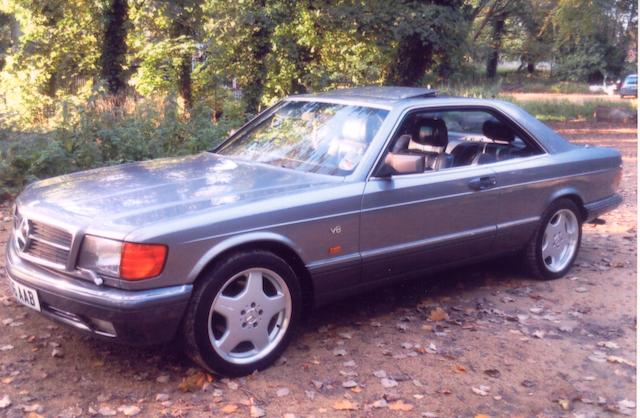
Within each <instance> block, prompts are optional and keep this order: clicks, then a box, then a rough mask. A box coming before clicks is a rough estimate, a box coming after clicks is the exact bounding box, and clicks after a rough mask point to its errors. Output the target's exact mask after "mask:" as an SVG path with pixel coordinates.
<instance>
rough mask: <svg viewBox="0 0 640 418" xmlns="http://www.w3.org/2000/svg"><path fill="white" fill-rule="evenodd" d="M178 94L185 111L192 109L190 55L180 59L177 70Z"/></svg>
mask: <svg viewBox="0 0 640 418" xmlns="http://www.w3.org/2000/svg"><path fill="white" fill-rule="evenodd" d="M178 92H179V94H180V97H182V100H183V102H184V107H185V109H187V110H189V109H191V108H192V107H193V95H192V94H191V55H189V54H184V55H183V56H182V58H181V62H180V68H179V70H178Z"/></svg>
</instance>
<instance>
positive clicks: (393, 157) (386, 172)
mask: <svg viewBox="0 0 640 418" xmlns="http://www.w3.org/2000/svg"><path fill="white" fill-rule="evenodd" d="M416 173H424V156H422V155H412V154H394V153H392V152H390V153H388V154H387V156H386V157H385V159H384V163H383V164H382V166H381V167H380V168H379V169H378V172H377V173H376V175H377V176H378V177H389V176H392V175H394V174H416Z"/></svg>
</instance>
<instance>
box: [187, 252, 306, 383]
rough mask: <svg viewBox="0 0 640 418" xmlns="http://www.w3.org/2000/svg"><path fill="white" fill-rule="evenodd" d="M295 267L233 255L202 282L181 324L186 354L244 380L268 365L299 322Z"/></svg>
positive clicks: (268, 257) (266, 256) (256, 255)
mask: <svg viewBox="0 0 640 418" xmlns="http://www.w3.org/2000/svg"><path fill="white" fill-rule="evenodd" d="M301 308H302V293H301V289H300V284H299V282H298V279H297V277H296V275H295V273H294V271H293V270H292V268H291V267H290V266H289V265H288V264H287V263H286V262H285V261H284V260H283V259H282V258H280V257H278V256H277V255H275V254H273V253H270V252H267V251H259V250H256V251H248V252H240V253H236V254H233V255H231V256H230V257H228V258H226V259H225V260H223V261H221V262H220V263H218V264H217V265H215V266H214V267H213V268H211V269H209V270H207V271H206V272H205V273H204V275H203V277H200V278H199V280H198V283H197V284H196V286H195V289H194V293H193V296H192V300H191V304H190V305H189V308H188V309H187V313H186V315H185V320H184V322H183V330H182V331H183V335H184V341H185V344H184V345H185V351H186V353H187V355H189V357H191V358H192V359H193V360H194V361H195V362H196V363H198V364H199V365H200V366H202V367H203V368H205V369H207V370H209V371H211V372H213V373H216V374H220V375H224V376H244V375H247V374H250V373H252V372H254V371H256V370H262V369H265V368H267V367H268V366H270V365H271V364H272V363H273V362H274V361H275V360H277V359H278V357H279V356H280V355H281V354H282V352H284V350H285V349H286V347H287V345H288V344H289V342H290V341H291V338H292V337H293V335H294V332H295V330H296V328H297V326H298V323H299V322H300V317H301V312H302V309H301Z"/></svg>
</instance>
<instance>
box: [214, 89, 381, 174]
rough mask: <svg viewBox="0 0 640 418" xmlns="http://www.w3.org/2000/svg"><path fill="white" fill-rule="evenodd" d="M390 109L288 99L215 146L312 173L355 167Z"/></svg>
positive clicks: (228, 152)
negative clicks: (231, 138) (227, 141)
mask: <svg viewBox="0 0 640 418" xmlns="http://www.w3.org/2000/svg"><path fill="white" fill-rule="evenodd" d="M387 113H388V111H386V110H382V109H374V108H370V107H363V106H352V105H344V104H336V103H320V102H297V101H291V102H285V103H284V104H283V105H281V106H280V107H279V108H278V110H277V111H276V112H275V113H273V114H272V115H270V116H268V117H267V118H266V119H264V120H262V121H260V123H258V124H257V125H255V126H253V127H251V128H249V129H248V130H247V131H246V132H243V133H241V134H239V135H238V136H237V137H236V138H234V139H233V140H232V141H231V142H229V143H228V144H225V145H224V146H223V147H222V148H221V149H219V150H218V151H216V152H217V153H219V154H221V155H226V156H232V157H237V158H241V159H243V160H248V161H257V162H261V163H266V164H272V165H276V166H279V167H285V168H291V169H295V170H300V171H306V172H310V173H321V174H330V175H338V176H344V175H347V174H350V173H351V172H353V170H354V169H355V168H356V167H357V165H358V163H359V162H360V159H361V158H362V156H363V155H364V153H365V151H366V150H367V147H368V146H369V143H370V142H371V139H372V138H373V137H374V136H375V134H376V132H378V129H379V128H380V125H382V122H383V121H384V119H385V117H386V116H387Z"/></svg>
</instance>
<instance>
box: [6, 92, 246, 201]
mask: <svg viewBox="0 0 640 418" xmlns="http://www.w3.org/2000/svg"><path fill="white" fill-rule="evenodd" d="M239 107H240V106H239V105H238V103H237V102H235V103H234V102H233V101H231V100H230V101H228V102H227V104H226V105H225V115H226V116H224V117H223V118H222V119H220V120H218V121H214V120H213V119H212V116H213V111H212V109H211V108H210V107H209V106H208V105H207V104H206V103H198V104H196V105H195V106H194V108H193V111H192V112H191V114H190V116H189V117H185V116H183V115H182V114H181V112H179V109H178V106H177V104H176V103H175V101H174V100H165V101H164V102H159V101H153V100H148V101H142V102H140V103H134V102H132V101H127V103H125V104H124V105H122V106H116V105H115V104H114V103H113V101H109V100H96V101H94V102H90V103H89V104H88V105H86V106H84V107H80V108H74V109H73V110H72V113H74V114H76V115H77V117H76V118H74V119H73V120H70V121H67V122H65V123H63V124H61V125H60V126H58V127H57V128H55V129H53V130H51V131H48V132H42V133H37V132H33V133H25V132H17V131H15V130H9V129H7V130H2V131H0V199H1V198H2V196H3V195H5V196H6V195H8V194H14V193H15V192H17V191H19V190H20V189H21V188H22V187H24V185H25V184H26V183H27V182H30V181H33V180H35V179H38V178H46V177H50V176H55V175H59V174H63V173H69V172H73V171H78V170H84V169H89V168H93V167H100V166H105V165H111V164H119V163H125V162H128V161H138V160H145V159H150V158H158V157H165V156H171V155H186V154H193V153H196V152H199V151H202V150H205V149H211V148H212V147H214V146H215V145H216V144H218V143H219V142H220V141H222V140H223V139H224V138H225V137H226V136H227V134H228V133H229V131H230V130H231V129H235V128H238V127H239V126H240V125H241V124H242V123H244V121H245V117H244V114H242V112H239V111H238V108H239Z"/></svg>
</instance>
